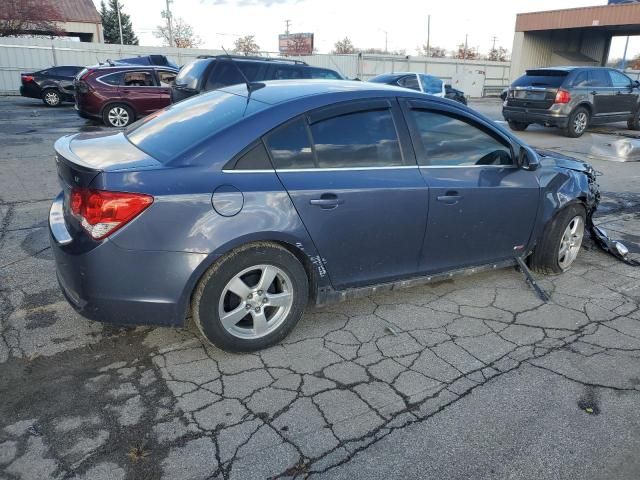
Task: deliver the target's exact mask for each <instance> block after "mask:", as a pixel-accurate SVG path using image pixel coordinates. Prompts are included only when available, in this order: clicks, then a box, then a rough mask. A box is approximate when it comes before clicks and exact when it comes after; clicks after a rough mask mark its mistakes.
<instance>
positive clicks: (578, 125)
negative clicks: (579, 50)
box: [502, 67, 640, 137]
mask: <svg viewBox="0 0 640 480" xmlns="http://www.w3.org/2000/svg"><path fill="white" fill-rule="evenodd" d="M639 86H640V83H638V81H635V80H631V79H630V78H629V77H628V76H626V75H625V74H624V73H621V72H619V71H618V70H614V69H612V68H604V67H550V68H538V69H535V70H527V72H526V74H525V75H523V76H521V77H520V78H518V79H517V80H516V81H515V82H513V84H512V85H511V87H509V91H508V93H507V98H506V100H505V102H504V104H503V107H502V116H503V117H504V119H505V120H507V122H509V127H511V129H512V130H516V131H522V130H524V129H526V128H527V127H528V126H529V125H530V124H532V123H537V124H539V125H544V126H547V127H559V128H561V129H563V131H564V133H565V135H567V136H568V137H579V136H581V135H582V134H583V133H584V131H585V130H586V129H587V127H588V126H589V125H597V124H602V123H610V122H620V121H626V122H627V125H628V127H629V129H631V130H640V118H639V113H640V112H639V108H638V102H639Z"/></svg>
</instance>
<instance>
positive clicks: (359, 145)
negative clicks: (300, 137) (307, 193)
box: [310, 109, 403, 168]
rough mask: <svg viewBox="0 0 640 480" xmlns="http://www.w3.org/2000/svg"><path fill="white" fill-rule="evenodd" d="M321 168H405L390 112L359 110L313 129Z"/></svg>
mask: <svg viewBox="0 0 640 480" xmlns="http://www.w3.org/2000/svg"><path fill="white" fill-rule="evenodd" d="M310 131H311V138H312V141H313V145H314V149H315V153H316V157H317V159H318V167H320V168H353V167H383V166H393V165H402V163H403V162H402V154H401V153H400V144H399V141H398V134H397V132H396V128H395V124H394V122H393V116H392V115H391V110H390V109H383V110H369V111H358V112H355V113H349V114H346V115H340V116H337V117H332V118H329V119H326V120H322V121H319V122H317V123H314V124H313V125H311V127H310Z"/></svg>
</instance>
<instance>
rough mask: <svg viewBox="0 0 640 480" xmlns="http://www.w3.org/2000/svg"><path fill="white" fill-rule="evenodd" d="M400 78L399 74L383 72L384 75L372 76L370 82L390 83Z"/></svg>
mask: <svg viewBox="0 0 640 480" xmlns="http://www.w3.org/2000/svg"><path fill="white" fill-rule="evenodd" d="M397 79H398V75H389V74H388V73H383V74H382V75H378V76H376V77H373V78H370V79H369V80H367V81H369V82H373V83H389V82H395V81H396V80H397Z"/></svg>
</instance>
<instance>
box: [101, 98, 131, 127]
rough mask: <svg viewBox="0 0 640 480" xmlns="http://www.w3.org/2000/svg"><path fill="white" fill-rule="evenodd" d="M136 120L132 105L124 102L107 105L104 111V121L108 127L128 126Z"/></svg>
mask: <svg viewBox="0 0 640 480" xmlns="http://www.w3.org/2000/svg"><path fill="white" fill-rule="evenodd" d="M134 120H135V118H134V114H133V110H132V109H131V107H129V106H127V105H124V104H122V103H115V104H113V105H109V106H107V108H105V109H104V111H103V112H102V121H103V122H104V124H105V125H106V126H107V127H119V128H122V127H126V126H127V125H129V124H130V123H132V122H133V121H134Z"/></svg>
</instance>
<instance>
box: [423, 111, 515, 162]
mask: <svg viewBox="0 0 640 480" xmlns="http://www.w3.org/2000/svg"><path fill="white" fill-rule="evenodd" d="M411 116H412V117H413V121H414V122H415V125H416V128H417V130H418V134H419V135H420V141H421V143H422V148H423V151H424V156H423V155H420V157H422V158H419V159H418V160H419V163H420V165H424V166H436V167H456V166H472V165H513V157H512V155H511V148H510V147H509V146H508V145H507V144H506V143H503V142H502V141H501V140H499V139H498V138H496V137H494V136H492V135H490V134H489V133H488V132H486V131H484V130H481V129H480V128H478V127H477V126H475V125H472V124H471V123H469V122H467V121H466V120H463V119H461V118H458V117H454V116H449V115H445V114H443V113H440V112H432V111H429V110H411Z"/></svg>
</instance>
